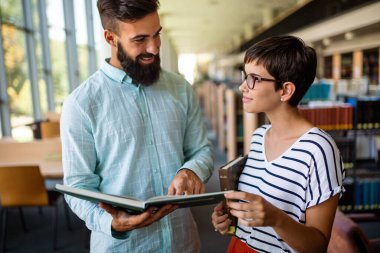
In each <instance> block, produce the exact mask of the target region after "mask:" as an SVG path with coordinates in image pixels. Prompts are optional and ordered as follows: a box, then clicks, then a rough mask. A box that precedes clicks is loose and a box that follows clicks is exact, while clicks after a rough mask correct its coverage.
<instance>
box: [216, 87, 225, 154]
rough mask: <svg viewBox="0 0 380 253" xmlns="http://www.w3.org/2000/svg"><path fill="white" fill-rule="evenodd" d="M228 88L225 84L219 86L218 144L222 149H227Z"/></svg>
mask: <svg viewBox="0 0 380 253" xmlns="http://www.w3.org/2000/svg"><path fill="white" fill-rule="evenodd" d="M226 89H227V86H226V85H225V84H221V85H219V87H218V103H217V104H218V145H219V149H220V150H222V151H225V150H226V133H227V132H226V131H227V114H226V95H225V93H226Z"/></svg>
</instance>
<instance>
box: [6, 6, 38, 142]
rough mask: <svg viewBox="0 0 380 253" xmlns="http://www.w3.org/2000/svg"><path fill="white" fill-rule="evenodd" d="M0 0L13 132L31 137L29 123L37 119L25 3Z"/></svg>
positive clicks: (22, 138)
mask: <svg viewBox="0 0 380 253" xmlns="http://www.w3.org/2000/svg"><path fill="white" fill-rule="evenodd" d="M0 3H1V5H0V7H1V14H2V15H1V16H2V33H3V34H2V35H1V36H2V38H3V48H4V63H5V71H6V75H7V81H8V85H7V86H8V88H7V90H8V96H9V100H10V112H11V126H12V135H13V137H14V138H15V139H18V140H30V139H32V138H33V134H32V131H31V128H30V127H28V126H26V124H29V123H31V122H33V120H34V119H33V109H32V108H33V106H32V96H31V84H30V80H29V76H28V65H27V52H26V41H25V30H24V24H23V22H24V21H23V18H22V17H23V15H22V5H21V1H12V0H1V1H0Z"/></svg>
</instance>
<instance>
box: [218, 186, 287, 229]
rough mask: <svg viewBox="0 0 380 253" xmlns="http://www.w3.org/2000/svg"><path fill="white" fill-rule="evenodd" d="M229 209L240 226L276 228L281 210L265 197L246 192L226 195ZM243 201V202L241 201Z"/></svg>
mask: <svg viewBox="0 0 380 253" xmlns="http://www.w3.org/2000/svg"><path fill="white" fill-rule="evenodd" d="M225 197H226V199H227V200H232V201H227V204H228V207H229V208H230V212H231V214H232V215H233V216H236V217H237V218H238V219H239V222H240V224H242V225H244V226H247V227H257V226H270V227H274V226H276V222H277V221H278V219H277V218H276V217H277V216H278V214H279V211H281V210H280V209H278V208H277V207H275V206H273V205H272V204H271V203H269V202H268V201H266V200H265V199H264V198H263V197H261V196H259V195H256V194H252V193H246V192H231V193H227V194H225ZM239 200H242V201H244V202H242V201H239Z"/></svg>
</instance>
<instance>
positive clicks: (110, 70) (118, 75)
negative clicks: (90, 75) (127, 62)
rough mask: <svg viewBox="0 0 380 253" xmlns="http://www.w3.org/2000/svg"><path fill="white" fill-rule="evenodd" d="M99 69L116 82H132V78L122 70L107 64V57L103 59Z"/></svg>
mask: <svg viewBox="0 0 380 253" xmlns="http://www.w3.org/2000/svg"><path fill="white" fill-rule="evenodd" d="M100 69H101V71H102V72H103V73H104V74H105V75H106V76H108V77H109V78H111V79H113V80H115V81H116V82H118V83H126V84H132V78H131V77H130V76H129V75H128V74H127V73H125V72H124V70H121V69H118V68H116V67H114V66H112V65H111V64H109V58H108V59H105V60H104V61H103V63H102V65H101V67H100Z"/></svg>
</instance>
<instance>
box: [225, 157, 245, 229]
mask: <svg viewBox="0 0 380 253" xmlns="http://www.w3.org/2000/svg"><path fill="white" fill-rule="evenodd" d="M247 157H248V156H247V155H245V156H239V157H237V158H235V159H234V160H232V161H230V162H228V163H227V164H225V165H223V166H222V167H220V168H219V170H218V172H219V183H220V189H221V190H222V191H236V190H237V189H238V184H239V177H240V175H241V173H242V171H243V169H244V166H245V163H246V161H247ZM223 207H224V212H225V213H228V216H229V219H231V221H232V223H231V225H230V227H229V228H228V231H227V234H228V235H234V234H235V232H236V226H237V218H236V217H234V216H232V215H231V213H230V212H229V210H228V207H227V203H226V200H225V199H224V202H223Z"/></svg>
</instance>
